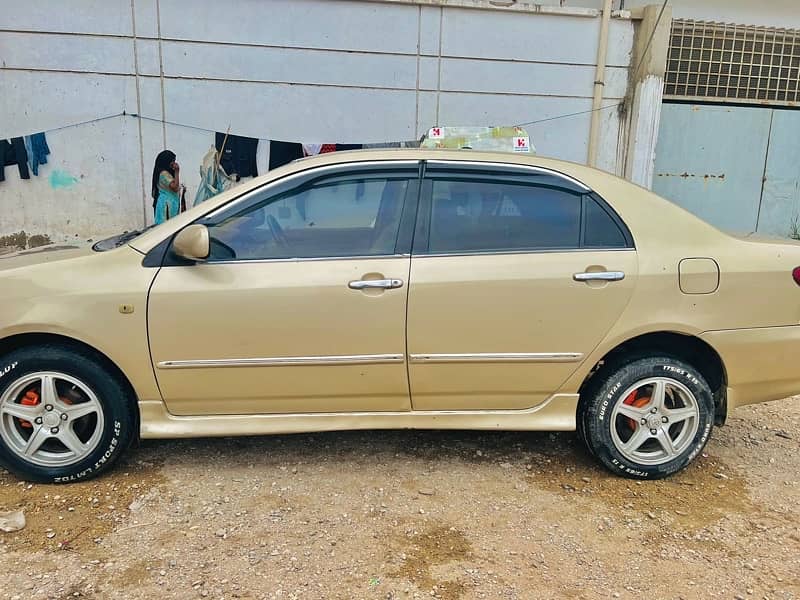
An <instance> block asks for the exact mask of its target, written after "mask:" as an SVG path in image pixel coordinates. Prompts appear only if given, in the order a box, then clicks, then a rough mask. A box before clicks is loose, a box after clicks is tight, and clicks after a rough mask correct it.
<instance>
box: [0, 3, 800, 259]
mask: <svg viewBox="0 0 800 600" xmlns="http://www.w3.org/2000/svg"><path fill="white" fill-rule="evenodd" d="M653 2H656V0H653ZM611 4H612V6H611V8H612V10H611V11H608V12H607V13H606V17H607V18H604V16H603V8H604V6H606V2H604V0H576V1H574V2H573V1H571V0H553V1H551V2H549V3H548V2H540V3H536V4H533V3H526V2H512V1H509V2H489V1H487V0H443V1H433V0H382V1H377V0H375V1H373V0H269V1H264V2H249V1H247V0H232V1H231V2H228V3H225V5H224V6H223V5H221V4H220V3H218V2H213V1H212V0H198V1H196V2H192V3H191V4H189V3H186V2H181V1H180V0H109V1H108V2H103V3H97V2H93V1H90V0H78V1H76V2H72V3H69V4H67V3H58V4H56V3H52V2H49V1H47V0H30V1H29V2H27V3H25V4H24V5H22V4H19V3H11V2H7V3H5V6H4V8H3V10H2V11H0V61H1V63H0V64H1V65H2V67H1V69H2V70H1V71H0V103H2V105H0V139H8V138H13V137H16V136H24V135H30V134H33V133H37V132H45V133H46V136H47V142H48V144H49V146H50V151H51V154H50V155H49V156H48V164H47V165H45V166H43V167H42V168H41V170H40V173H39V175H38V176H34V177H31V179H27V180H24V179H20V177H19V175H18V174H17V172H16V168H14V167H6V169H5V174H6V177H5V181H4V182H0V214H2V215H3V216H2V219H0V247H2V246H3V245H6V246H9V245H22V244H26V243H28V244H29V243H34V242H35V243H38V242H39V241H41V240H45V239H49V240H52V241H55V242H61V241H66V240H75V239H77V240H88V239H97V238H98V237H101V236H104V235H107V234H111V233H113V232H116V231H119V230H123V229H131V228H135V227H141V226H142V225H143V224H147V223H149V222H152V216H153V215H152V200H151V199H150V191H149V190H150V174H151V170H152V165H153V160H154V158H155V156H156V154H157V153H158V152H159V151H160V150H162V149H164V148H169V149H171V150H173V151H174V152H175V153H176V154H177V155H178V160H179V162H180V163H181V165H182V176H183V179H184V181H185V183H186V184H187V186H188V188H189V197H190V198H191V197H192V196H193V193H194V190H196V189H197V186H198V184H199V167H200V163H201V160H202V157H203V155H204V154H205V153H206V152H207V151H208V150H209V148H210V147H211V146H212V145H213V143H214V135H215V132H226V131H230V133H232V134H236V135H242V136H248V137H253V138H258V139H259V140H261V142H260V143H259V155H258V162H259V169H260V170H262V171H263V170H265V169H266V168H267V164H268V157H267V156H266V149H267V148H269V144H267V143H266V141H267V140H283V141H294V142H308V143H336V142H338V143H358V144H362V143H380V142H395V141H405V140H414V139H418V138H419V136H420V135H421V134H423V133H424V132H425V131H427V130H428V128H429V127H431V126H433V125H435V124H439V125H515V124H525V127H526V129H527V130H528V132H529V133H530V135H531V137H532V141H533V143H534V144H535V146H536V149H537V152H538V153H540V154H543V155H547V156H553V157H557V158H563V159H567V160H572V161H576V162H582V163H590V164H594V165H596V166H598V167H599V168H602V169H605V170H607V171H610V172H613V173H616V174H618V175H621V176H625V177H628V178H629V179H632V180H633V181H636V182H637V183H640V184H643V185H647V186H650V185H652V186H653V187H654V188H655V189H656V190H657V191H660V192H661V193H664V194H665V195H667V196H668V197H671V198H672V199H673V200H675V201H678V202H681V203H683V204H684V205H686V206H688V207H689V208H690V209H692V210H695V211H696V212H698V213H700V214H703V216H705V217H706V218H710V220H712V222H713V221H714V219H715V218H716V217H717V212H715V211H711V212H710V213H709V211H706V212H705V213H704V212H703V211H704V208H703V207H704V206H706V204H703V202H704V200H703V196H702V195H696V194H695V193H694V192H695V191H696V190H694V188H689V189H687V186H685V185H681V184H686V183H693V182H692V181H688V182H687V181H686V180H691V179H692V178H690V177H687V178H681V177H677V178H672V177H667V176H662V174H663V173H670V174H671V173H672V172H673V171H680V165H681V164H682V163H680V162H670V161H673V158H675V157H676V156H677V155H678V154H680V153H681V152H685V151H686V150H687V146H686V145H687V144H689V145H691V144H693V143H695V142H685V141H683V140H681V139H679V140H677V141H676V140H673V139H672V138H671V137H670V136H669V135H666V134H665V133H664V132H665V131H678V130H679V129H680V128H683V127H685V124H686V123H687V121H686V120H685V119H686V115H685V114H683V113H684V112H685V111H687V110H689V109H684V108H683V106H691V104H683V102H684V101H686V102H692V101H697V102H700V101H702V102H703V103H704V104H702V106H707V105H708V104H707V101H708V99H707V98H706V99H701V100H698V99H697V98H695V99H694V100H692V99H690V98H688V97H687V98H681V97H679V96H680V95H679V94H678V95H677V96H675V97H673V96H667V97H666V98H663V90H664V86H663V82H664V77H665V76H666V77H669V61H668V52H669V48H670V47H671V44H672V43H673V38H674V35H673V36H671V35H670V27H671V24H672V18H673V16H674V17H675V18H676V19H681V20H685V19H691V20H698V21H699V20H706V19H708V18H712V17H713V15H718V17H717V18H716V19H715V20H725V21H727V20H729V19H730V20H732V21H734V22H739V21H742V22H749V21H752V22H753V25H761V26H765V25H774V23H767V22H764V17H765V15H766V14H768V13H770V14H772V13H774V16H775V20H776V21H779V20H781V19H783V18H785V19H786V21H785V22H784V23H783V24H782V25H781V26H784V27H785V26H787V24H788V25H795V26H797V27H800V23H792V22H791V18H794V19H795V20H796V21H797V20H800V17H798V15H796V14H795V12H796V11H793V10H792V6H791V4H792V0H776V2H774V3H770V4H771V5H772V4H775V6H776V7H777V8H775V9H773V8H772V7H771V8H769V9H768V10H767V9H766V8H763V7H762V8H761V10H759V11H756V10H754V9H752V8H748V7H749V6H751V5H752V3H749V2H746V1H744V0H736V1H731V2H722V1H717V2H692V1H690V0H674V1H672V2H670V4H669V5H668V6H667V7H666V9H665V10H663V11H662V10H661V9H662V6H661V3H660V2H657V3H656V4H652V5H647V6H646V5H645V4H646V3H644V2H638V3H637V2H631V1H625V2H624V3H622V4H621V3H620V1H619V0H614V1H613V2H612V3H611ZM673 5H674V8H673ZM697 5H702V7H699V6H697ZM784 5H785V6H784ZM781 6H783V8H780V7H781ZM673 11H674V15H673ZM727 15H730V16H729V17H728V16H727ZM759 19H760V20H759ZM677 22H678V21H676V23H677ZM604 39H605V40H606V42H604V41H603V40H604ZM673 45H674V44H673ZM711 100H712V103H713V106H720V105H724V103H725V101H727V99H725V98H712V99H711ZM663 102H667V104H666V105H663V104H662V103H663ZM697 105H698V106H700V105H701V104H697ZM676 107H678V108H676ZM705 110H706V109H703V111H701V112H704V111H705ZM714 110H717V109H716V108H715V109H714ZM754 110H768V111H774V110H782V107H778V108H777V109H776V108H775V107H773V106H767V107H764V106H759V107H754ZM673 113H677V114H673ZM689 114H690V115H691V114H692V113H689ZM759 118H760V119H762V120H763V119H764V118H765V117H763V116H762V117H759ZM770 119H772V117H770ZM688 122H689V123H691V122H690V121H688ZM759 123H761V121H759ZM659 130H660V131H661V135H659ZM748 131H749V130H748ZM756 133H758V134H759V135H760V133H761V132H760V131H759V132H756V131H755V130H753V132H752V134H753V135H756ZM681 143H683V144H684V145H683V146H681ZM721 144H725V145H730V144H729V141H728V140H723V141H722V142H721ZM767 146H769V144H767ZM693 152H694V151H693ZM690 154H691V153H690ZM695 154H696V152H695ZM773 156H774V153H773ZM670 157H672V158H670ZM678 158H680V157H678ZM701 158H703V156H701ZM705 158H707V157H705ZM705 158H703V159H704V160H705ZM739 158H741V157H738V158H737V160H738V159H739ZM675 160H677V158H675ZM693 160H694V159H693ZM720 160H727V159H726V158H725V159H724V158H720ZM703 164H705V163H703ZM707 166H708V169H706V170H709V172H711V171H713V169H711V166H712V164H711V163H709V164H708V165H707ZM687 169H688V167H687ZM697 170H698V169H695V168H694V167H693V168H692V172H694V171H697ZM682 172H683V171H681V173H682ZM686 172H689V171H688V170H687V171H686ZM713 172H714V174H716V175H720V174H722V173H723V172H725V173H726V177H725V178H724V179H723V178H719V177H718V178H717V180H716V181H713V182H708V183H706V184H703V185H708V186H711V185H718V184H722V187H724V186H727V185H728V183H730V182H731V181H732V180H733V177H732V176H731V175H727V171H725V170H720V169H717V170H716V171H713ZM673 179H675V180H676V181H675V182H673ZM694 183H696V182H694ZM758 202H759V205H760V202H761V200H760V198H759V201H758ZM698 203H699V204H698ZM696 204H697V205H696ZM784 204H785V203H784ZM698 206H699V207H700V208H698ZM782 206H783V205H782ZM784 209H786V206H784V207H783V208H782V209H781V210H784ZM778 212H780V211H778ZM776 219H777V220H781V219H783V217H782V216H779V217H776ZM751 220H752V219H751ZM747 223H749V221H747ZM723 224H724V223H723ZM736 224H737V225H738V224H740V223H739V222H738V221H737V223H736ZM741 224H742V225H744V224H745V220H742V223H741ZM32 236H33V242H31V241H29V238H31V237H32Z"/></svg>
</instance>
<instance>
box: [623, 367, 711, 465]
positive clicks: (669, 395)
mask: <svg viewBox="0 0 800 600" xmlns="http://www.w3.org/2000/svg"><path fill="white" fill-rule="evenodd" d="M622 398H623V400H622V402H620V403H618V404H617V405H616V406H615V407H614V410H613V411H612V413H611V422H610V424H611V438H612V440H613V442H614V446H615V447H616V448H617V450H619V452H620V453H621V454H622V455H623V456H624V457H625V458H626V459H628V460H630V461H631V462H633V463H638V464H642V465H660V464H664V463H667V462H670V461H671V460H674V459H676V458H677V457H678V456H680V455H681V454H683V453H684V452H685V451H686V449H687V448H689V446H691V444H692V442H693V440H694V438H695V435H696V434H697V429H698V427H699V422H700V408H699V403H698V401H697V398H695V396H694V394H693V393H692V392H691V391H690V390H689V388H687V387H686V386H685V385H683V384H682V383H680V382H679V381H676V380H674V379H669V378H666V377H651V378H648V379H643V380H641V381H638V382H637V383H635V384H634V385H632V386H631V387H630V388H628V389H627V390H626V391H625V392H624V393H623V394H622Z"/></svg>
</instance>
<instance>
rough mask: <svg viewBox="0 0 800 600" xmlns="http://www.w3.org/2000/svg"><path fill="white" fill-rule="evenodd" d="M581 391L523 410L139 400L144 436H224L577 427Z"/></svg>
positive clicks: (572, 428)
mask: <svg viewBox="0 0 800 600" xmlns="http://www.w3.org/2000/svg"><path fill="white" fill-rule="evenodd" d="M577 407H578V395H577V394H556V395H554V396H551V397H550V398H548V399H547V400H545V401H544V402H542V403H541V404H539V405H537V406H535V407H533V408H528V409H525V410H501V411H409V412H358V413H306V414H272V415H199V416H180V417H177V416H175V415H171V414H170V413H169V412H167V409H166V407H165V405H164V403H163V402H161V401H158V400H147V401H140V402H139V411H140V413H141V428H140V434H141V437H142V439H168V438H191V437H225V436H243V435H269V434H283V433H310V432H315V431H347V430H356V429H476V430H490V429H496V430H507V431H574V430H575V413H576V410H577Z"/></svg>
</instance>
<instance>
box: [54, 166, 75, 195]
mask: <svg viewBox="0 0 800 600" xmlns="http://www.w3.org/2000/svg"><path fill="white" fill-rule="evenodd" d="M76 183H78V179H77V178H76V177H73V176H72V175H70V174H69V173H67V172H66V171H59V170H58V169H56V170H55V171H53V172H52V173H50V187H51V188H53V189H54V190H62V189H67V188H71V187H72V186H73V185H75V184H76Z"/></svg>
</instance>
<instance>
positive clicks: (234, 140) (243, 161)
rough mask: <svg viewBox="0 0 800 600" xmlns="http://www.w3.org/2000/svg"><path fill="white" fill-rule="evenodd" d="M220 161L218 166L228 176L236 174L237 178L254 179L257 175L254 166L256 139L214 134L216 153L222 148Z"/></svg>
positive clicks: (256, 166) (256, 168) (255, 165)
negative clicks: (223, 144)
mask: <svg viewBox="0 0 800 600" xmlns="http://www.w3.org/2000/svg"><path fill="white" fill-rule="evenodd" d="M223 141H224V142H225V148H224V150H222V159H221V160H220V164H221V165H222V168H223V169H225V172H226V173H227V174H228V175H233V174H234V173H235V174H237V175H238V176H239V177H256V176H257V175H258V165H257V164H256V152H257V150H258V138H250V137H244V136H241V135H228V139H227V140H226V139H225V134H224V133H220V132H219V131H217V132H216V137H215V146H216V148H217V151H218V152H219V150H220V149H221V148H222V143H223Z"/></svg>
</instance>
